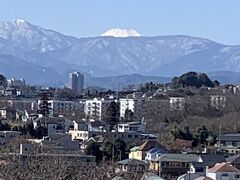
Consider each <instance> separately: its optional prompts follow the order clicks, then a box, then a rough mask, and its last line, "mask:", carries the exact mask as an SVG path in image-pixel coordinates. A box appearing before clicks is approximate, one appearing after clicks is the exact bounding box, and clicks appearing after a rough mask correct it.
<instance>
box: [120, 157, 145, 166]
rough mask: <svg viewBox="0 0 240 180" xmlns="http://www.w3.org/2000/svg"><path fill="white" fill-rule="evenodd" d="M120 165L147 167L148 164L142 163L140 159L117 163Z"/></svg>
mask: <svg viewBox="0 0 240 180" xmlns="http://www.w3.org/2000/svg"><path fill="white" fill-rule="evenodd" d="M117 164H118V165H135V166H138V165H144V166H145V165H147V163H145V162H144V161H140V160H138V159H124V160H122V161H118V162H117Z"/></svg>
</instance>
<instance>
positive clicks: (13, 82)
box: [8, 78, 26, 88]
mask: <svg viewBox="0 0 240 180" xmlns="http://www.w3.org/2000/svg"><path fill="white" fill-rule="evenodd" d="M8 86H9V87H12V86H14V87H19V88H25V87H26V83H25V80H24V79H19V80H18V79H15V78H12V79H9V80H8Z"/></svg>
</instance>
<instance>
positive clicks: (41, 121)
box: [33, 117, 66, 124]
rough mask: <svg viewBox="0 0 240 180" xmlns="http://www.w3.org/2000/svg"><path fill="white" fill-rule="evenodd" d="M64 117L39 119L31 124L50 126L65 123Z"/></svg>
mask: <svg viewBox="0 0 240 180" xmlns="http://www.w3.org/2000/svg"><path fill="white" fill-rule="evenodd" d="M65 120H66V119H65V118H64V117H39V118H37V119H35V120H34V121H33V122H40V123H47V124H52V123H54V124H55V123H59V122H65Z"/></svg>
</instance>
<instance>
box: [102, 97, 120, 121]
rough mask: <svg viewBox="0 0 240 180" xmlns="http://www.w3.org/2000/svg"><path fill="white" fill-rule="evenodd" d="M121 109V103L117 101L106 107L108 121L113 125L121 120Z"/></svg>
mask: <svg viewBox="0 0 240 180" xmlns="http://www.w3.org/2000/svg"><path fill="white" fill-rule="evenodd" d="M119 111H120V108H119V105H118V104H117V103H116V102H115V101H112V102H111V103H110V105H109V106H108V107H107V109H106V118H105V121H106V123H107V124H109V125H112V126H114V125H116V124H117V123H118V122H119V116H120V112H119Z"/></svg>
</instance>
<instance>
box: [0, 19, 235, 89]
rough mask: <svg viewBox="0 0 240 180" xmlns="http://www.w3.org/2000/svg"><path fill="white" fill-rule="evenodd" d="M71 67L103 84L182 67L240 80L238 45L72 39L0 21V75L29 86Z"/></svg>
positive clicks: (115, 35)
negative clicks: (17, 79) (19, 80)
mask: <svg viewBox="0 0 240 180" xmlns="http://www.w3.org/2000/svg"><path fill="white" fill-rule="evenodd" d="M71 71H80V72H83V73H84V74H85V75H86V80H87V84H89V85H99V86H105V87H113V86H111V85H110V84H111V83H110V82H114V83H113V84H115V83H116V80H119V83H122V84H124V85H126V84H129V83H131V84H135V83H138V82H141V80H152V81H163V82H164V81H166V79H169V78H163V77H173V76H178V75H180V74H182V73H185V72H187V71H198V72H207V73H208V74H209V75H210V77H213V78H214V79H218V80H220V81H222V82H224V83H240V78H239V77H240V75H239V73H237V72H238V71H240V46H238V45H223V44H220V43H217V42H214V41H211V40H209V39H204V38H198V37H191V36H185V35H176V36H154V37H144V36H141V35H140V33H138V32H136V31H135V30H121V29H112V30H109V31H107V32H106V33H103V34H102V36H97V37H86V38H76V37H72V36H67V35H64V34H61V33H59V32H56V31H53V30H48V29H45V28H42V27H40V26H37V25H33V24H31V23H29V22H27V21H25V20H23V19H17V20H14V21H12V22H1V23H0V73H3V74H4V75H6V76H7V77H15V78H22V77H23V78H24V79H25V80H26V81H27V82H29V83H31V84H48V85H49V84H51V85H63V84H64V83H66V82H67V79H68V73H69V72H71ZM137 74H138V75H137ZM219 78H220V79H219ZM106 84H108V85H107V86H106ZM114 86H116V84H115V85H114Z"/></svg>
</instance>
